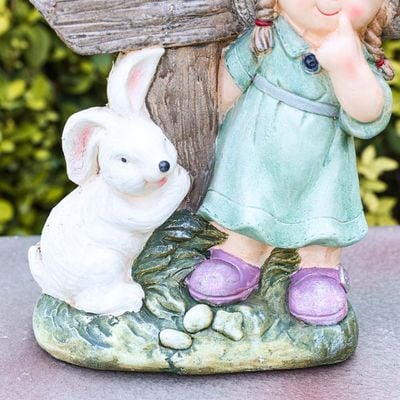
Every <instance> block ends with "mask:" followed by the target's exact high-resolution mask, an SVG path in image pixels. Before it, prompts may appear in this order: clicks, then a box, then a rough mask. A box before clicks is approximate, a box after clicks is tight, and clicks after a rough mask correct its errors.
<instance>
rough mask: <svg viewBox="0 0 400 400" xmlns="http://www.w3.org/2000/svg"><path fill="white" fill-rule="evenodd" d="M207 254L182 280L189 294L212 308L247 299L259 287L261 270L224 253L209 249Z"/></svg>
mask: <svg viewBox="0 0 400 400" xmlns="http://www.w3.org/2000/svg"><path fill="white" fill-rule="evenodd" d="M210 254H211V256H210V259H209V260H204V261H202V262H201V263H199V264H197V266H196V267H195V269H194V271H193V272H192V273H191V275H190V276H189V277H188V278H186V280H185V283H186V284H187V286H188V290H189V293H190V295H191V296H192V297H193V298H194V299H195V300H197V301H204V302H207V303H209V304H212V305H222V304H230V303H235V302H238V301H242V300H245V299H247V298H248V297H249V296H250V294H251V293H252V292H253V290H254V289H256V287H257V285H258V282H259V280H260V268H257V267H256V266H254V265H250V264H247V263H246V262H245V261H243V260H241V259H240V258H238V257H235V256H233V255H231V254H229V253H227V252H226V251H224V250H219V249H211V250H210Z"/></svg>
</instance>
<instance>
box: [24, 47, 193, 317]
mask: <svg viewBox="0 0 400 400" xmlns="http://www.w3.org/2000/svg"><path fill="white" fill-rule="evenodd" d="M163 54H164V50H163V49H162V48H150V49H145V50H141V51H137V52H131V53H128V54H126V55H122V56H120V57H119V58H118V60H117V62H116V64H115V65H114V67H113V69H112V71H111V73H110V76H109V80H108V87H107V94H108V100H109V104H108V106H105V107H93V108H89V109H87V110H84V111H81V112H78V113H76V114H74V115H72V116H71V117H70V118H69V120H68V121H67V123H66V125H65V128H64V131H63V136H62V145H63V151H64V154H65V158H66V162H67V173H68V177H69V178H70V179H71V180H72V181H73V182H75V183H76V184H78V185H79V187H78V188H76V189H75V190H74V191H73V192H72V193H70V194H69V195H68V196H66V197H65V198H64V199H63V200H62V201H61V202H60V203H59V204H58V205H57V206H56V207H55V208H54V209H53V210H52V211H51V213H50V215H49V217H48V219H47V221H46V224H45V226H44V229H43V232H42V237H41V240H40V243H39V244H37V245H36V246H33V247H31V248H30V249H29V266H30V269H31V272H32V275H33V277H34V278H35V280H36V281H37V283H38V284H39V285H40V286H41V288H42V290H43V292H44V293H47V294H49V295H51V296H53V297H56V298H58V299H60V300H63V301H65V302H67V303H69V304H70V305H72V306H73V307H75V308H77V309H80V310H83V311H86V312H91V313H96V314H110V315H115V316H118V315H121V314H123V313H125V312H127V311H133V312H137V311H139V310H140V308H141V306H142V299H143V297H144V292H143V289H142V287H141V286H140V285H139V284H138V283H136V282H134V281H133V280H132V278H131V267H132V263H133V261H134V259H135V258H136V257H137V256H138V254H139V253H140V251H141V250H142V249H143V247H144V245H145V243H146V241H147V240H148V238H149V237H150V236H151V234H152V232H153V231H154V229H156V228H157V227H158V226H160V225H161V224H162V223H163V222H164V221H165V220H166V219H167V218H168V217H169V216H170V215H171V214H172V213H173V212H174V211H175V209H176V208H177V207H178V206H179V204H180V203H181V201H182V200H183V198H184V197H185V196H186V194H187V192H188V190H189V186H190V180H189V176H188V174H187V172H186V171H185V170H184V169H183V168H182V167H181V166H179V165H177V154H176V150H175V148H174V147H173V145H172V144H171V142H170V141H169V140H168V139H167V138H166V137H165V136H164V134H163V132H162V131H161V129H160V128H159V127H158V126H157V125H156V124H155V123H154V122H153V121H152V120H151V119H150V117H149V113H148V111H147V109H146V105H145V98H146V94H147V91H148V89H149V86H150V84H151V82H152V79H153V76H154V73H155V71H156V68H157V65H158V62H159V60H160V58H161V56H162V55H163Z"/></svg>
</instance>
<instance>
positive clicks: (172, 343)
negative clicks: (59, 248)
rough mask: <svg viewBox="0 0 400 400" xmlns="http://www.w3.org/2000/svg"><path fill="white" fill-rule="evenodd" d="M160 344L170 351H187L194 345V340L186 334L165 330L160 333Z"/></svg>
mask: <svg viewBox="0 0 400 400" xmlns="http://www.w3.org/2000/svg"><path fill="white" fill-rule="evenodd" d="M160 342H161V344H162V345H163V346H164V347H169V348H170V349H174V350H186V349H188V348H189V347H190V346H191V345H192V338H191V337H190V336H189V335H188V334H187V333H185V332H181V331H177V330H175V329H164V330H162V331H161V332H160Z"/></svg>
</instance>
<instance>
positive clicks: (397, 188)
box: [0, 0, 400, 235]
mask: <svg viewBox="0 0 400 400" xmlns="http://www.w3.org/2000/svg"><path fill="white" fill-rule="evenodd" d="M386 53H387V56H388V57H389V58H391V59H392V60H400V41H397V42H396V41H393V42H388V43H386ZM111 63H112V56H111V55H99V56H90V57H80V56H77V55H76V54H74V53H72V52H71V51H70V50H68V49H67V48H66V47H65V45H64V44H63V43H62V42H61V41H60V40H59V39H58V37H57V36H56V35H55V33H54V32H53V31H52V30H51V28H50V27H49V26H48V25H47V24H46V23H45V22H44V20H43V19H42V18H41V16H40V14H39V13H38V12H37V11H36V10H35V9H34V8H33V6H31V5H30V4H29V3H28V1H27V0H13V1H6V0H0V235H28V234H38V233H40V231H41V228H42V226H43V223H44V221H45V219H46V217H47V215H48V213H49V212H50V210H51V208H52V207H53V206H54V205H55V204H56V203H57V202H58V201H59V200H60V199H61V198H62V197H64V196H65V195H66V194H67V193H68V192H69V191H71V190H72V189H73V185H72V184H71V183H70V182H69V181H68V179H67V176H66V173H65V164H64V158H63V155H62V151H61V142H60V136H61V132H62V129H63V126H64V123H65V121H66V119H67V118H68V116H70V115H71V114H72V113H74V112H76V111H78V110H80V109H84V108H87V107H91V106H94V105H103V104H105V102H106V97H105V96H106V77H107V75H108V72H109V69H110V67H111ZM395 66H396V69H397V77H396V79H395V80H394V81H393V82H392V85H393V90H394V100H395V101H394V104H395V106H394V110H393V111H394V112H393V118H392V121H391V123H390V126H389V127H388V129H387V130H386V132H385V133H384V134H381V135H380V136H378V137H377V138H375V139H374V140H373V141H368V142H366V141H357V152H358V155H359V156H358V170H359V174H360V182H361V195H362V199H363V202H364V206H365V210H366V215H367V219H368V222H369V224H370V225H393V224H397V223H398V222H399V221H400V169H399V163H398V160H400V62H398V61H395Z"/></svg>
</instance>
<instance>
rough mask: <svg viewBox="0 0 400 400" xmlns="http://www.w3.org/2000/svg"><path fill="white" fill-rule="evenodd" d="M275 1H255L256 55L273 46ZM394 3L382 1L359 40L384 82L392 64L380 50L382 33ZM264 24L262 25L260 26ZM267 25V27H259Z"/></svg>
mask: <svg viewBox="0 0 400 400" xmlns="http://www.w3.org/2000/svg"><path fill="white" fill-rule="evenodd" d="M276 5H277V0H256V20H257V21H261V23H259V24H257V25H256V26H255V27H254V29H253V36H252V47H253V52H254V53H255V54H256V55H260V54H265V53H267V52H269V51H270V50H271V49H272V47H273V46H274V37H273V32H272V24H270V23H272V22H273V21H274V19H275V18H276V16H277V13H276ZM395 11H396V10H395V6H394V2H391V1H390V0H384V2H383V5H382V7H381V8H380V10H379V11H378V13H377V15H376V16H375V18H374V19H373V20H372V21H371V22H370V24H369V25H368V26H367V27H366V28H365V29H364V31H363V32H361V40H362V41H363V42H364V44H365V46H366V47H367V49H368V51H369V52H370V53H371V54H372V56H373V57H374V59H375V62H376V65H377V66H378V67H379V69H380V70H381V71H382V73H383V76H384V78H385V79H386V80H391V79H393V78H394V69H393V66H392V63H391V62H390V61H389V60H388V59H386V58H385V53H384V51H383V48H382V39H381V37H382V32H383V29H384V28H385V27H386V26H387V25H388V24H389V23H390V21H391V19H392V17H393V15H395ZM262 23H264V24H262ZM260 25H267V26H260Z"/></svg>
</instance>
